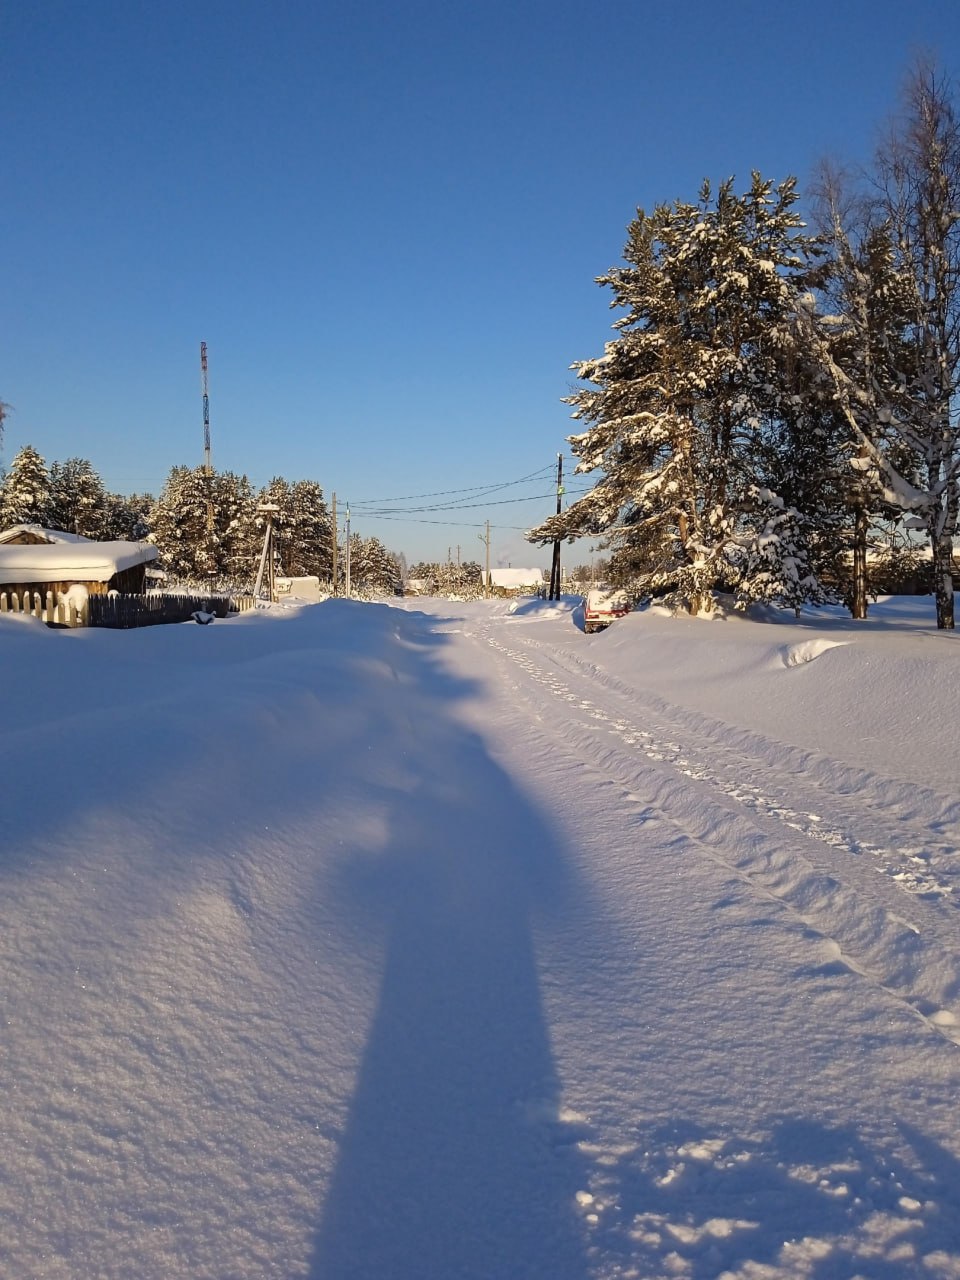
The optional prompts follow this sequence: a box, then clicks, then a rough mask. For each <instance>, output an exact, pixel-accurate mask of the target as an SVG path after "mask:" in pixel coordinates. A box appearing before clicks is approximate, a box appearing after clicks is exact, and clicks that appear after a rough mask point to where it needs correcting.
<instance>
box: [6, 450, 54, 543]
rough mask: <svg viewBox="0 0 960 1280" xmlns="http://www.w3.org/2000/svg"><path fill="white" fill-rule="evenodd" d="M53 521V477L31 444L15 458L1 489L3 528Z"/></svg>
mask: <svg viewBox="0 0 960 1280" xmlns="http://www.w3.org/2000/svg"><path fill="white" fill-rule="evenodd" d="M49 520H50V474H49V472H48V470H47V464H46V463H45V462H44V460H43V458H41V456H40V454H39V453H38V452H37V450H36V449H35V448H34V447H33V445H32V444H27V445H24V446H23V448H22V449H20V450H19V452H18V453H17V454H16V455H15V456H14V458H13V461H12V462H11V463H10V469H9V471H8V472H7V474H6V475H5V476H4V478H3V484H2V485H0V528H3V529H6V528H9V527H10V526H11V525H15V524H37V525H44V524H47V523H49Z"/></svg>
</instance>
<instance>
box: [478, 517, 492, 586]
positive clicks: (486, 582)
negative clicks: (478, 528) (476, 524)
mask: <svg viewBox="0 0 960 1280" xmlns="http://www.w3.org/2000/svg"><path fill="white" fill-rule="evenodd" d="M477 537H478V538H479V539H480V541H481V542H483V543H485V544H486V548H487V555H486V566H487V567H486V573H484V575H483V598H484V600H489V599H490V521H489V520H488V521H487V533H486V537H484V535H483V534H482V533H478V534H477Z"/></svg>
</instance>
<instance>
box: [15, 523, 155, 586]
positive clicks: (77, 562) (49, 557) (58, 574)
mask: <svg viewBox="0 0 960 1280" xmlns="http://www.w3.org/2000/svg"><path fill="white" fill-rule="evenodd" d="M156 558H157V549H156V547H154V546H152V545H151V544H150V543H148V542H121V541H116V542H95V541H93V540H92V539H90V538H83V537H81V536H80V535H79V534H76V533H64V532H62V531H61V530H59V529H42V528H40V526H38V525H14V526H13V528H10V529H4V530H3V531H0V593H2V594H4V595H7V596H8V597H9V596H13V595H16V596H18V597H20V598H22V597H23V596H24V595H28V594H29V595H30V596H31V597H32V596H33V595H40V596H42V597H45V596H46V595H47V593H52V594H53V595H54V596H55V597H56V596H58V595H66V594H67V593H69V592H70V591H71V589H72V588H76V587H83V588H85V589H86V591H87V593H88V594H89V595H104V594H106V593H107V592H108V591H120V592H123V593H138V592H142V591H143V590H144V582H145V577H146V571H147V565H148V564H150V563H151V562H152V561H153V560H155V559H156Z"/></svg>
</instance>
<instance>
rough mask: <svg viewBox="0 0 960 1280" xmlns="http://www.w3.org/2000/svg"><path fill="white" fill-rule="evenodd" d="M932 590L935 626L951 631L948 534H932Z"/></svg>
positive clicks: (950, 573) (951, 586) (951, 596)
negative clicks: (935, 604)
mask: <svg viewBox="0 0 960 1280" xmlns="http://www.w3.org/2000/svg"><path fill="white" fill-rule="evenodd" d="M930 542H931V547H932V550H933V590H934V592H935V594H936V599H937V626H938V627H939V628H940V630H941V631H952V630H953V629H954V622H953V539H952V538H951V537H950V535H949V534H939V535H936V534H934V535H932V536H931V539H930Z"/></svg>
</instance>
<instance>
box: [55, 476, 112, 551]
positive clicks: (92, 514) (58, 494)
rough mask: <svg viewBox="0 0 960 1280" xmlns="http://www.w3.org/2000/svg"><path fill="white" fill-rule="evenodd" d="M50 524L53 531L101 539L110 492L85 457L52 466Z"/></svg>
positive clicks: (104, 528) (104, 527)
mask: <svg viewBox="0 0 960 1280" xmlns="http://www.w3.org/2000/svg"><path fill="white" fill-rule="evenodd" d="M50 507H51V512H50V524H51V527H52V528H54V529H63V530H65V531H66V532H67V533H79V534H81V535H82V536H83V537H84V538H102V537H103V536H104V532H105V530H106V524H107V492H106V489H105V488H104V486H103V481H102V480H101V478H100V475H99V473H98V472H97V471H96V470H95V469H94V467H93V465H92V464H91V463H90V462H88V461H87V459H86V458H68V459H67V460H66V462H54V463H52V465H51V467H50Z"/></svg>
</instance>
